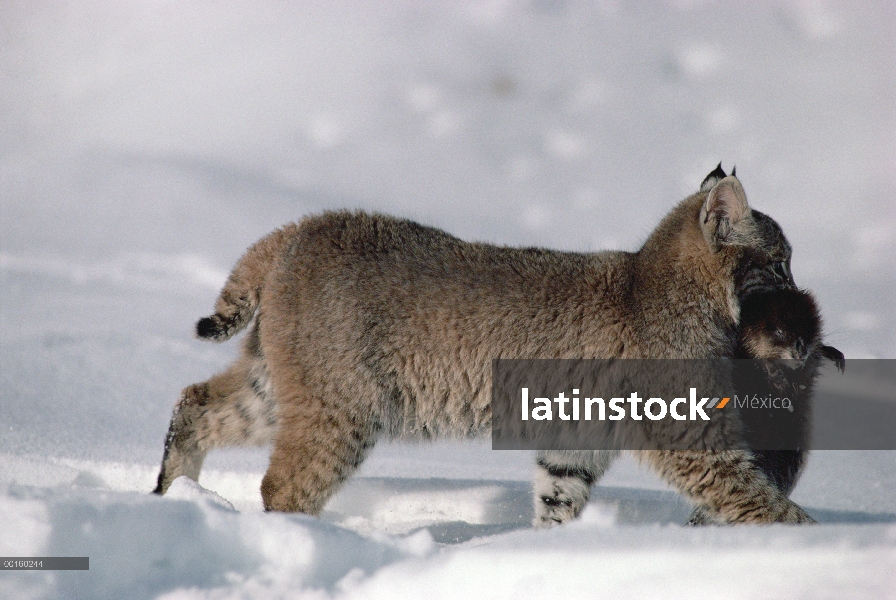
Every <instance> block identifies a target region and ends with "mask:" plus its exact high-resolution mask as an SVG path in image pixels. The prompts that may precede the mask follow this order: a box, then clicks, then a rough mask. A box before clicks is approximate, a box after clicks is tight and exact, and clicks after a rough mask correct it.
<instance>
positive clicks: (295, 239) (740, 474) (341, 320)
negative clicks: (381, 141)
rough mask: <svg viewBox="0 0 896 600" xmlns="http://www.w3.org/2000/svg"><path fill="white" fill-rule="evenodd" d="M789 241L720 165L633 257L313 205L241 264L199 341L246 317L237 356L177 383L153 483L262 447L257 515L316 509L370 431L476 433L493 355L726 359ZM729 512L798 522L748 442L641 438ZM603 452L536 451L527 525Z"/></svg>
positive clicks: (585, 484) (558, 515)
mask: <svg viewBox="0 0 896 600" xmlns="http://www.w3.org/2000/svg"><path fill="white" fill-rule="evenodd" d="M790 256H791V248H790V244H789V243H788V242H787V239H786V238H785V236H784V234H783V232H782V231H781V228H780V227H779V226H778V224H777V223H776V222H775V221H774V220H772V219H771V218H770V217H768V216H766V215H765V214H763V213H761V212H758V211H755V210H752V209H751V208H750V206H749V205H748V204H747V198H746V194H745V193H744V190H743V187H742V186H741V184H740V181H739V180H738V179H737V178H736V177H735V176H734V175H733V174H732V176H726V175H725V173H724V171H723V170H722V169H721V165H720V166H719V167H717V168H716V169H715V170H714V171H713V172H712V173H710V175H709V176H708V177H707V178H706V179H705V180H704V182H703V184H702V185H701V187H700V190H699V191H698V192H697V193H695V194H693V195H692V196H690V197H688V198H686V199H685V200H683V201H682V202H681V203H679V204H678V205H677V206H676V207H675V208H673V209H672V211H671V212H670V213H669V214H668V215H666V217H665V218H664V219H663V220H662V221H661V222H660V223H659V225H658V226H657V227H656V229H655V230H654V231H653V232H652V233H651V235H650V236H649V237H648V239H647V241H646V242H645V243H644V245H643V246H642V248H641V249H640V250H639V251H637V252H633V253H631V252H611V251H605V252H596V253H585V254H579V253H570V252H556V251H551V250H545V249H538V248H507V247H498V246H492V245H488V244H481V243H468V242H464V241H461V240H459V239H457V238H455V237H452V236H450V235H448V234H447V233H444V232H442V231H440V230H437V229H433V228H430V227H424V226H422V225H418V224H416V223H413V222H410V221H406V220H399V219H395V218H391V217H387V216H383V215H377V214H367V213H363V212H347V211H340V212H328V213H324V214H322V215H319V216H313V217H306V218H304V219H303V220H301V221H300V222H299V223H297V224H290V225H287V226H285V227H283V228H281V229H279V230H276V231H274V232H273V233H271V234H269V235H268V236H267V237H265V238H263V239H262V240H260V241H259V242H257V243H256V244H255V245H254V246H252V247H251V248H250V249H249V250H248V251H247V252H246V254H245V255H244V256H243V258H241V259H240V261H239V262H238V263H237V265H236V267H235V268H234V270H233V272H232V273H231V275H230V278H229V279H228V281H227V283H226V284H225V286H224V289H223V290H222V292H221V294H220V296H219V298H218V301H217V303H216V305H215V313H214V314H213V315H212V316H210V317H206V318H204V319H202V320H200V321H199V322H198V323H197V334H198V335H199V337H202V338H207V339H213V340H226V339H229V338H230V337H232V336H233V335H235V334H236V333H238V332H239V331H241V330H242V329H244V328H245V327H247V326H248V325H250V324H251V325H252V327H251V328H250V330H249V333H248V335H247V337H246V339H245V342H244V346H243V353H242V356H241V357H240V358H239V359H238V360H237V361H236V362H235V363H234V364H233V365H232V366H231V367H230V368H229V369H227V370H226V371H224V372H223V373H220V374H218V375H216V376H214V377H212V378H211V379H210V380H209V381H207V382H204V383H200V384H195V385H192V386H189V387H187V388H186V389H185V390H184V391H183V393H182V396H181V399H180V401H179V402H178V404H177V406H176V407H175V410H174V415H173V416H172V419H171V426H170V429H169V432H168V436H167V439H166V444H165V455H164V458H163V461H162V468H161V472H160V473H159V478H158V486H157V487H156V489H155V491H156V492H157V493H159V494H163V493H165V491H166V490H167V489H168V486H169V485H170V484H171V482H172V481H173V480H174V479H175V478H176V477H178V476H180V475H186V476H188V477H190V478H192V479H196V478H198V476H199V472H200V469H201V467H202V462H203V459H204V457H205V455H206V453H207V452H208V451H209V450H210V449H212V448H215V447H220V446H228V445H246V444H265V443H269V442H271V441H272V442H273V451H272V454H271V458H270V464H269V467H268V471H267V473H266V474H265V476H264V479H263V481H262V485H261V495H262V500H263V503H264V507H265V509H267V510H278V511H300V512H305V513H309V514H318V513H319V512H320V511H321V510H322V508H323V506H324V504H325V503H326V502H327V500H328V499H329V498H330V496H331V495H332V494H333V493H334V492H335V491H336V489H337V488H338V487H339V486H340V484H341V483H342V482H343V481H344V480H345V479H346V478H347V477H349V476H350V475H351V474H352V473H353V472H354V470H355V469H356V468H357V467H358V465H359V464H360V463H361V462H362V461H363V460H364V458H365V456H366V455H367V453H368V452H369V450H370V449H371V447H372V446H373V445H374V443H375V442H376V440H377V438H379V437H381V436H386V437H391V438H418V439H419V438H422V439H432V438H438V437H448V436H453V437H465V436H474V435H481V434H484V433H487V432H488V431H489V428H490V420H491V406H490V397H489V396H490V378H491V368H490V367H491V360H492V359H494V358H532V357H538V358H606V357H620V358H708V357H718V356H731V355H732V354H733V352H734V350H735V346H736V343H737V328H738V320H739V312H740V299H741V298H743V297H745V296H746V295H748V294H749V293H753V292H757V291H761V290H770V289H778V288H782V287H792V286H793V280H792V278H791V277H790V272H789V264H790ZM639 455H640V458H641V459H642V460H643V461H645V462H646V463H647V464H649V465H650V466H652V467H653V468H654V469H655V470H656V471H657V472H658V473H659V474H660V475H661V476H662V477H663V478H665V479H666V480H667V481H668V482H670V483H671V484H672V485H673V486H675V487H676V488H677V489H678V490H679V491H680V492H682V493H683V494H684V495H686V496H687V497H688V498H690V499H691V500H692V501H694V502H695V503H696V504H698V505H700V506H704V507H705V508H706V510H707V511H708V512H709V513H710V514H711V516H712V517H713V518H716V519H718V520H721V521H725V522H791V523H798V522H810V521H811V520H812V519H811V518H810V517H809V515H807V514H806V513H805V512H804V511H803V510H802V509H801V508H799V507H798V506H797V505H795V504H794V503H793V502H791V501H790V500H789V499H788V498H787V497H786V495H785V494H783V493H782V492H781V491H780V490H779V489H778V488H777V487H775V486H774V485H773V484H772V483H771V482H770V481H769V479H768V478H767V477H766V476H765V475H764V474H763V473H762V471H761V470H759V469H758V468H756V466H755V465H754V464H753V462H751V457H750V455H749V453H748V452H745V451H734V450H732V451H724V452H700V451H650V452H641V453H639ZM607 463H608V460H606V457H605V456H604V455H602V454H601V453H594V452H543V453H539V455H538V465H539V467H538V469H539V470H538V473H537V476H536V482H535V502H536V517H535V522H536V525H550V524H552V523H554V522H563V521H566V520H568V519H570V518H572V517H574V516H576V515H577V514H578V512H579V511H580V510H581V508H582V507H583V506H584V503H585V502H587V499H588V495H589V493H590V485H591V483H592V482H593V481H595V480H596V479H597V478H598V477H599V476H600V474H601V473H602V471H603V469H604V468H605V467H606V464H607Z"/></svg>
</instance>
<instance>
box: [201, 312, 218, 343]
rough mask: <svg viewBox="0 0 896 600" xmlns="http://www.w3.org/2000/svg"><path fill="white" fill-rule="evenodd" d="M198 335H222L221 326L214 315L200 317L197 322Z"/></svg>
mask: <svg viewBox="0 0 896 600" xmlns="http://www.w3.org/2000/svg"><path fill="white" fill-rule="evenodd" d="M196 335H198V336H199V337H201V338H216V337H218V336H219V335H221V328H220V327H219V326H218V321H217V320H216V319H215V318H214V317H205V318H203V319H199V322H198V323H196Z"/></svg>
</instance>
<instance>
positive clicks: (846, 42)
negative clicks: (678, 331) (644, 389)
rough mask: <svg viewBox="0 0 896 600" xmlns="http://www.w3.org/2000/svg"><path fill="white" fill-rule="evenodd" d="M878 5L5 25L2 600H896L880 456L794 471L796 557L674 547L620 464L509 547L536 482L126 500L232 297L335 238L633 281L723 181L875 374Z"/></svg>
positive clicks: (427, 470) (684, 5)
mask: <svg viewBox="0 0 896 600" xmlns="http://www.w3.org/2000/svg"><path fill="white" fill-rule="evenodd" d="M893 23H896V5H894V4H893V3H891V2H890V3H861V4H856V3H836V2H823V1H821V2H808V1H799V0H794V1H782V2H777V3H741V4H730V3H716V2H710V1H703V0H670V1H668V2H655V3H640V4H635V3H622V2H613V1H599V2H591V3H588V2H580V1H577V0H566V1H563V0H532V1H527V2H505V1H495V0H481V1H464V2H412V1H402V2H395V3H376V2H372V1H368V2H364V1H360V0H359V1H356V2H351V3H326V2H303V3H295V4H289V3H276V4H266V5H261V4H257V3H248V2H243V3H229V4H226V5H222V4H219V3H201V2H194V3H164V2H154V1H148V0H147V1H141V2H128V3H121V2H112V1H111V0H107V1H104V2H103V1H97V2H84V3H13V4H9V5H8V6H5V7H4V10H3V11H0V432H2V433H0V556H41V555H43V556H89V557H90V570H89V571H57V572H49V571H44V572H23V571H3V572H0V597H3V598H7V597H8V598H115V597H127V598H135V599H141V598H168V599H183V598H190V599H192V598H203V599H206V598H208V599H211V598H216V599H217V598H281V597H282V598H298V597H301V598H377V597H383V598H417V597H427V598H440V597H469V598H519V597H535V596H545V595H548V594H550V595H553V596H557V595H566V596H568V597H571V598H579V597H606V598H632V597H637V598H654V597H655V598H660V597H662V598H679V597H689V598H690V597H695V596H696V597H711V598H768V597H774V598H794V599H798V598H843V597H850V598H887V597H889V598H896V493H894V490H896V452H816V453H814V454H813V455H812V456H811V458H810V461H809V465H808V468H807V470H806V472H805V474H804V476H803V478H802V479H801V481H800V483H799V485H798V486H797V488H796V490H795V491H794V494H793V498H794V500H795V501H796V502H798V503H800V504H801V505H802V506H804V507H805V508H806V509H807V510H808V512H809V513H810V514H812V515H813V516H814V517H815V518H816V519H817V520H818V521H819V522H820V524H819V525H817V526H813V527H799V528H795V527H784V526H770V527H707V528H687V527H683V526H682V523H683V522H684V521H685V520H686V518H687V515H688V514H689V511H690V507H689V506H688V504H687V502H686V501H684V500H683V499H682V498H681V497H680V496H678V495H677V494H675V493H674V492H672V491H671V490H670V489H669V488H668V487H667V486H666V485H665V484H663V483H662V482H661V481H660V480H659V479H657V478H656V477H655V476H653V475H652V474H651V473H650V472H648V471H646V470H644V469H643V468H642V467H640V466H639V465H638V464H636V463H634V462H633V461H631V460H627V459H623V460H620V461H619V462H618V463H616V464H615V465H614V466H613V468H612V469H611V471H610V472H609V473H608V475H607V477H606V478H605V479H604V480H603V481H602V482H601V483H600V485H599V486H597V487H596V488H595V490H594V498H593V500H592V502H591V503H590V504H589V506H588V507H587V508H586V510H585V513H584V514H583V516H582V518H581V519H580V520H579V521H577V522H575V523H572V524H569V525H567V526H564V527H559V528H555V529H552V530H549V531H536V530H532V529H531V528H530V526H529V523H530V520H531V514H532V507H531V499H530V493H531V492H530V489H531V487H530V486H531V484H530V477H531V475H532V471H533V460H532V455H531V453H527V452H497V451H491V450H490V448H489V442H488V440H481V441H475V442H468V443H460V442H439V443H435V444H420V445H413V444H385V443H384V444H382V445H380V446H378V447H377V448H376V449H375V450H374V452H373V454H372V456H371V457H370V458H369V459H368V461H367V462H366V463H365V464H364V465H363V466H362V468H361V471H360V473H359V474H358V475H357V476H356V477H355V478H353V479H351V480H350V481H349V482H348V483H347V485H346V486H345V488H344V489H343V490H342V491H340V492H339V494H337V496H336V497H335V498H333V500H332V501H331V502H330V503H329V505H328V506H327V508H326V511H325V513H324V515H323V516H322V517H321V518H320V519H317V518H310V517H307V516H303V515H283V514H266V513H264V512H263V511H262V510H261V501H260V497H259V492H258V488H259V483H260V480H261V477H262V475H263V473H264V470H265V468H266V462H267V454H266V452H267V450H266V449H241V450H222V451H218V452H215V453H213V454H212V455H211V456H210V457H209V459H208V461H207V464H206V468H205V470H204V471H203V474H202V477H201V478H200V482H199V483H198V484H197V483H196V482H192V481H189V480H186V479H180V480H178V481H176V482H175V483H174V485H173V486H172V488H171V491H170V492H169V493H168V494H167V495H166V496H165V497H162V498H160V497H157V496H154V495H152V494H149V493H148V492H149V490H151V489H152V488H153V486H154V484H155V476H156V474H157V469H158V466H159V462H160V460H161V454H162V444H163V440H164V436H165V432H166V430H167V427H168V420H169V418H170V414H171V408H172V406H173V404H174V402H175V400H176V398H177V395H178V393H179V391H180V389H182V388H183V387H184V386H186V385H188V384H190V383H193V382H198V381H203V380H205V379H207V378H208V377H209V376H210V375H212V374H213V373H215V372H217V371H219V370H221V369H222V368H223V367H224V366H225V365H226V364H227V363H228V362H229V361H230V360H232V359H233V358H234V356H235V352H236V347H237V344H235V343H230V344H223V345H214V344H209V343H203V342H200V341H198V340H194V339H192V337H191V332H192V326H193V324H194V323H195V321H196V320H197V319H198V318H199V317H202V316H205V315H207V314H208V313H209V312H210V310H211V308H212V305H213V303H214V298H215V295H216V290H217V289H218V288H219V286H220V285H221V283H222V282H223V281H224V279H225V277H226V275H227V273H228V272H229V269H230V267H231V266H232V264H233V262H234V261H235V260H236V259H237V258H238V256H239V255H240V254H241V253H242V251H243V250H244V249H245V248H246V247H247V246H248V245H249V244H251V243H252V242H253V241H255V240H256V239H257V238H259V237H260V236H262V235H263V234H265V233H267V232H268V231H270V230H271V229H273V228H274V227H276V226H279V225H281V224H283V223H285V222H288V221H292V220H295V219H297V218H299V217H300V216H302V215H304V214H310V213H314V212H318V211H321V210H323V209H327V208H342V207H348V208H364V209H368V210H378V211H382V212H386V213H389V214H395V215H399V216H406V217H411V218H414V219H417V220H419V221H421V222H424V223H427V224H430V225H435V226H438V227H441V228H443V229H446V230H448V231H450V232H451V233H454V234H455V235H458V236H461V237H463V238H465V239H476V240H486V241H490V242H494V243H507V244H514V245H544V246H550V247H554V248H560V249H568V250H580V251H582V250H592V249H599V248H622V249H634V248H636V247H638V245H639V244H640V243H641V242H642V241H643V239H644V237H645V236H646V235H647V234H648V233H649V231H650V230H651V229H652V227H653V226H654V225H655V223H656V222H657V221H658V220H659V219H660V218H661V217H662V215H663V214H664V213H665V212H666V211H667V210H668V209H669V208H670V207H671V206H672V204H673V203H675V202H676V201H678V200H679V199H681V198H682V197H684V196H685V195H686V194H688V193H690V192H692V191H693V190H694V189H695V187H696V186H697V185H698V184H699V183H700V181H701V180H702V179H703V177H704V176H705V175H706V173H707V172H709V170H711V169H712V168H713V167H714V166H715V164H716V163H717V162H718V161H719V160H723V161H724V166H725V167H726V168H727V169H730V168H731V166H732V165H733V164H735V163H736V164H737V172H738V175H739V177H740V178H741V180H742V182H743V183H744V186H745V189H746V190H747V194H748V196H749V198H750V202H751V204H753V205H754V206H756V207H758V208H759V209H760V210H763V211H765V212H767V213H769V214H771V215H772V216H773V217H774V218H775V219H777V220H778V221H779V222H780V223H781V225H782V226H783V228H784V230H785V231H786V232H787V235H788V237H789V239H790V241H791V243H792V244H793V246H794V248H795V255H794V260H793V272H794V274H795V277H796V280H797V282H798V283H799V284H800V285H801V286H804V287H807V288H809V289H811V290H812V291H813V293H814V294H815V295H816V297H817V298H818V300H819V304H820V306H821V309H822V312H823V314H824V316H825V323H826V331H827V334H828V336H827V339H828V341H829V343H832V344H833V345H835V346H837V347H838V348H840V349H841V350H842V351H843V352H844V353H845V354H846V356H847V358H848V359H851V358H866V357H878V358H896V356H894V352H893V348H894V347H896V319H894V317H893V312H892V306H893V304H894V300H896V298H894V289H896V219H894V218H893V215H894V214H896V212H894V209H896V201H894V198H896V139H894V134H893V132H894V131H896V109H894V107H896V60H894V59H896V31H894V28H893Z"/></svg>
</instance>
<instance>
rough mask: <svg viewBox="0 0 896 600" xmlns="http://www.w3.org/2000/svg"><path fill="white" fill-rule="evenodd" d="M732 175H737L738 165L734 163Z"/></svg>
mask: <svg viewBox="0 0 896 600" xmlns="http://www.w3.org/2000/svg"><path fill="white" fill-rule="evenodd" d="M731 176H732V177H737V165H734V166H733V167H731Z"/></svg>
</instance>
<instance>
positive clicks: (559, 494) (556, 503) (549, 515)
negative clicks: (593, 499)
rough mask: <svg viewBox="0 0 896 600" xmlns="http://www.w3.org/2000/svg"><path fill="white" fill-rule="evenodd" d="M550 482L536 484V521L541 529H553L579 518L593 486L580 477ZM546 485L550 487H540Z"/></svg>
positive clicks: (534, 522) (535, 524)
mask: <svg viewBox="0 0 896 600" xmlns="http://www.w3.org/2000/svg"><path fill="white" fill-rule="evenodd" d="M548 477H549V476H548ZM551 479H552V481H550V482H536V487H535V519H534V520H533V525H534V526H535V527H539V528H546V527H553V526H554V525H558V524H560V523H566V522H567V521H571V520H573V519H575V518H576V517H578V516H579V513H581V512H582V509H583V508H585V505H586V504H587V503H588V497H589V495H590V494H591V486H590V485H589V484H588V483H586V482H585V481H582V480H581V479H579V478H578V477H562V478H560V477H555V478H551ZM538 483H545V484H548V485H538Z"/></svg>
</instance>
